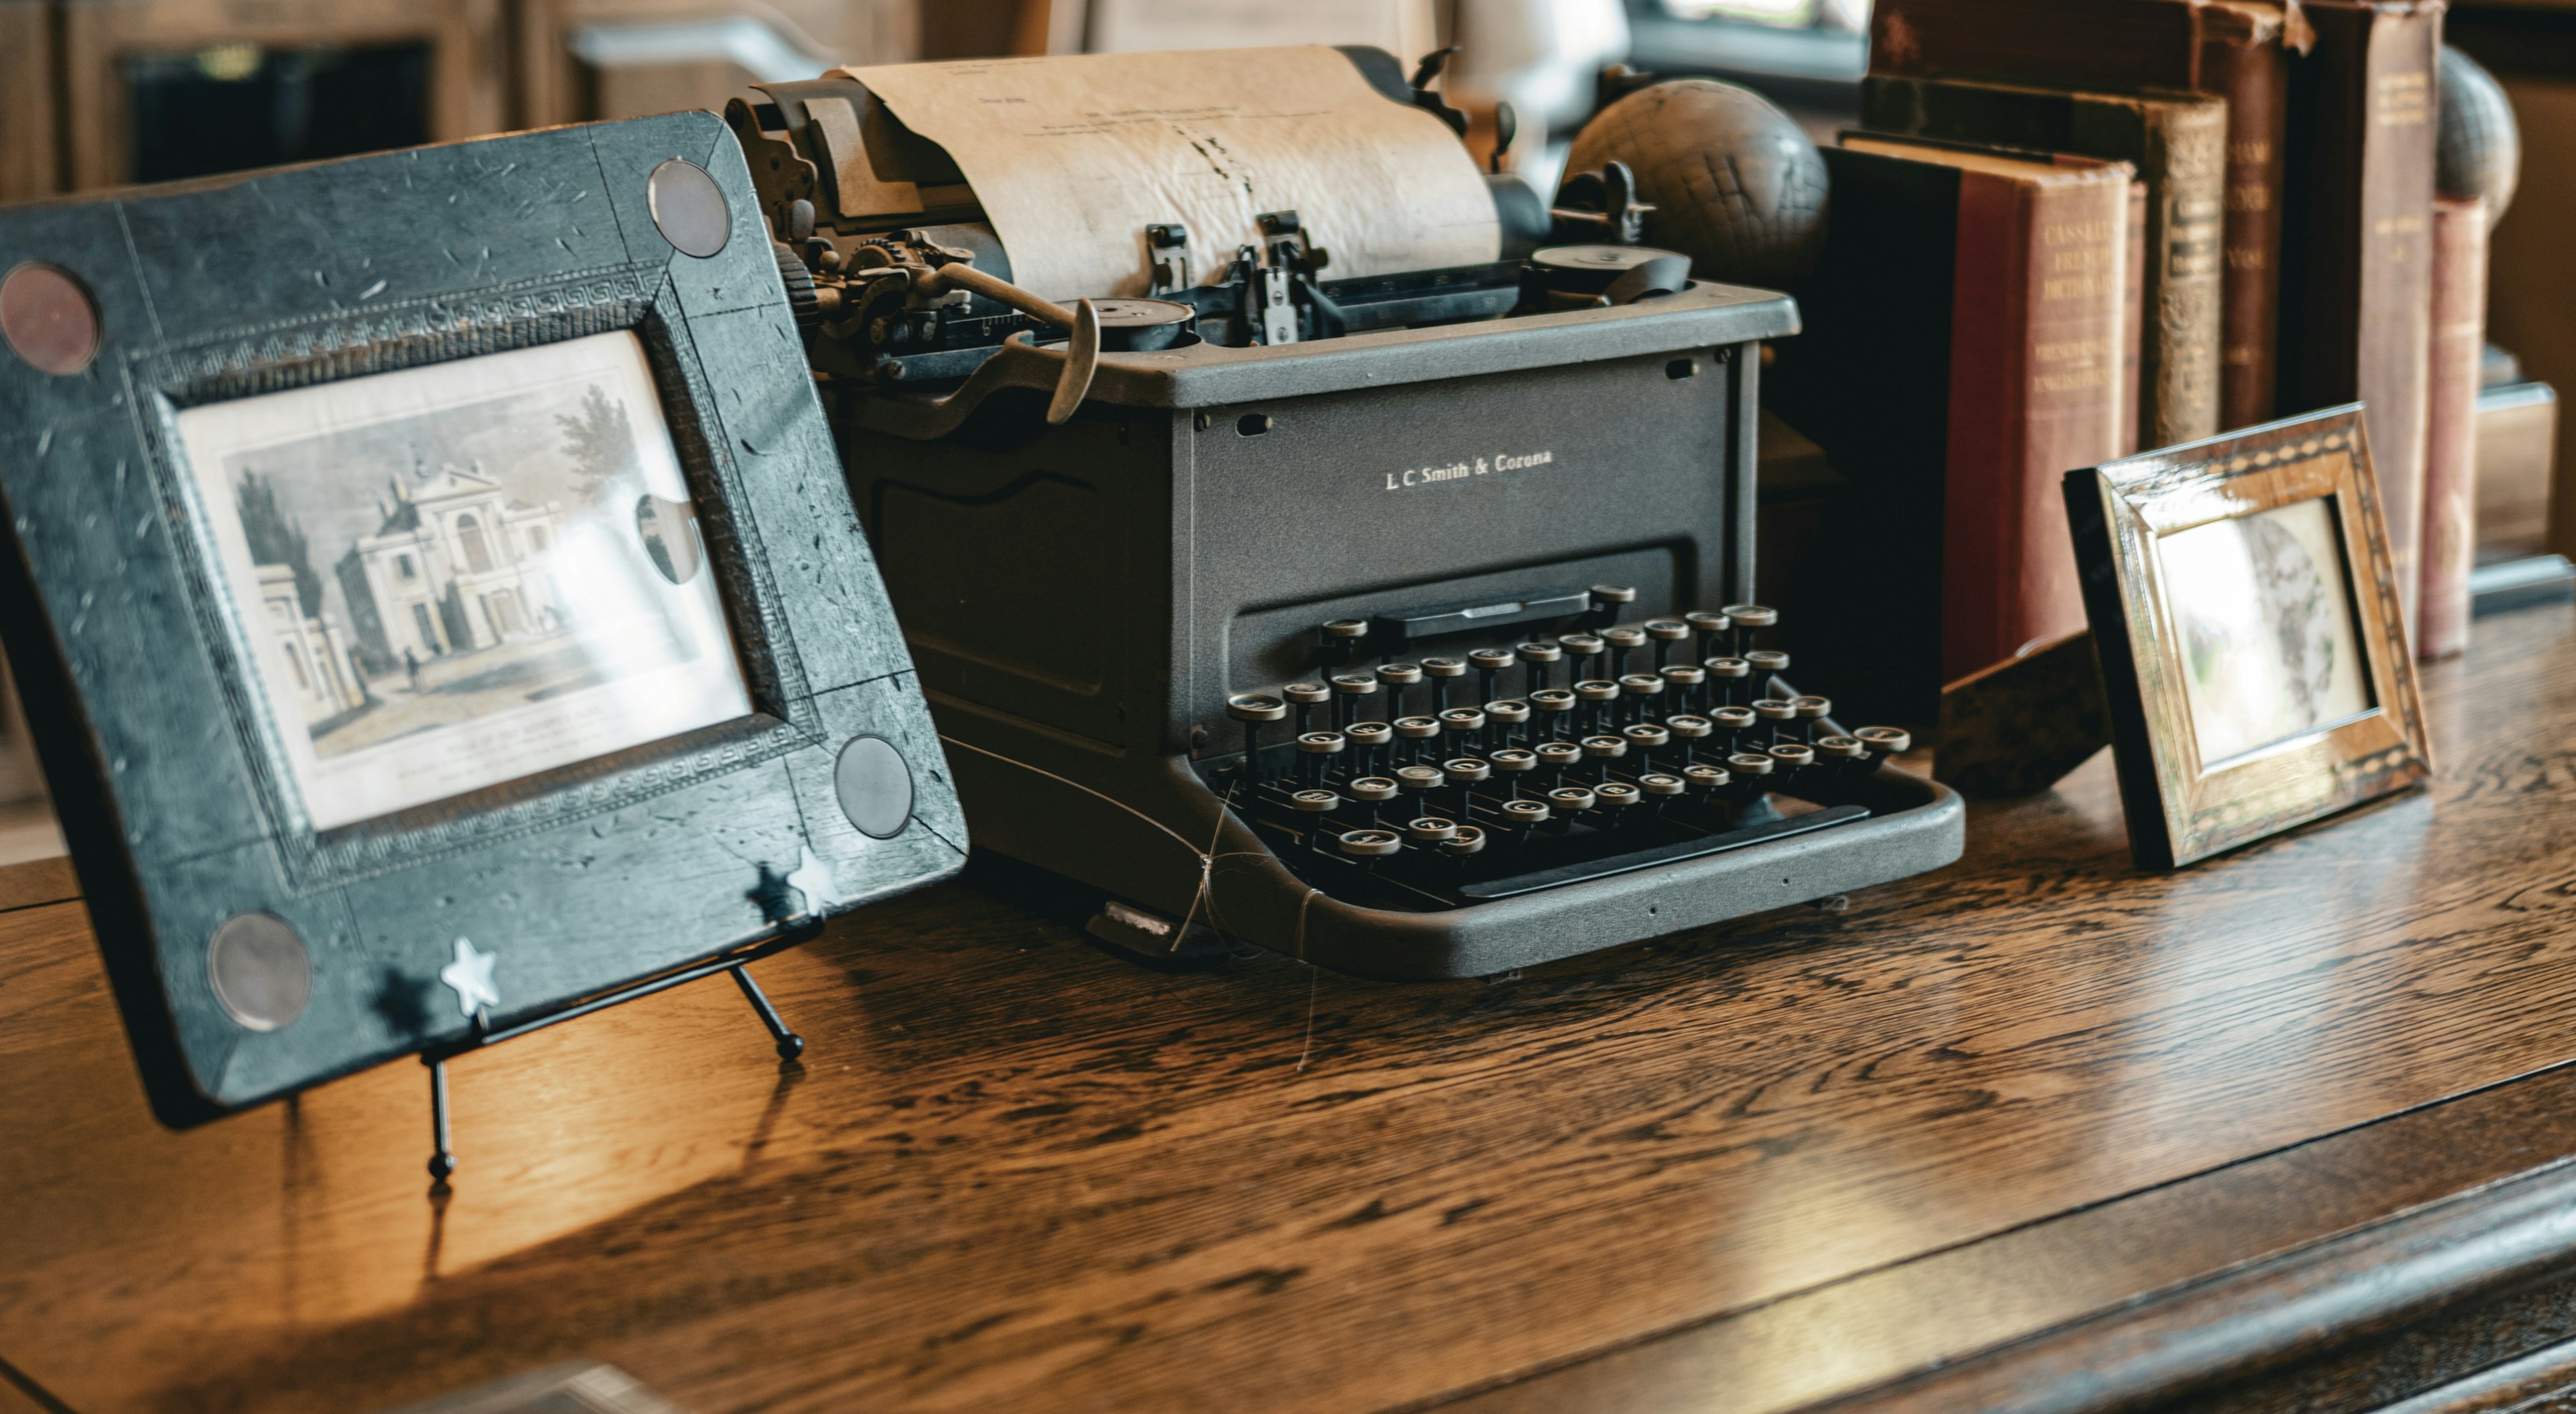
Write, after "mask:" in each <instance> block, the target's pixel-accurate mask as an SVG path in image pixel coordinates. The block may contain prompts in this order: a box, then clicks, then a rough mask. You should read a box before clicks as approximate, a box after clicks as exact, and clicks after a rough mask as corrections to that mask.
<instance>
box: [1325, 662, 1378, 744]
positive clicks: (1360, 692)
mask: <svg viewBox="0 0 2576 1414" xmlns="http://www.w3.org/2000/svg"><path fill="white" fill-rule="evenodd" d="M1376 695H1377V679H1376V678H1374V677H1371V676H1369V675H1368V674H1366V673H1343V674H1341V675H1340V676H1338V677H1335V678H1334V679H1333V729H1334V730H1335V731H1339V730H1341V729H1342V728H1344V727H1346V726H1349V725H1350V724H1351V723H1353V722H1356V721H1358V720H1359V717H1360V707H1361V706H1362V705H1363V704H1362V703H1361V702H1360V699H1361V698H1363V697H1374V696H1376Z"/></svg>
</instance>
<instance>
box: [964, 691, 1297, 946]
mask: <svg viewBox="0 0 2576 1414" xmlns="http://www.w3.org/2000/svg"><path fill="white" fill-rule="evenodd" d="M939 739H940V740H941V741H944V742H946V743H948V744H949V745H950V746H962V747H964V748H966V749H967V750H968V751H971V752H974V753H975V754H976V755H978V756H990V757H992V758H993V759H994V760H996V761H999V762H1001V763H1002V764H1003V765H1005V766H1017V767H1019V768H1020V769H1021V770H1023V771H1034V772H1036V773H1037V774H1039V775H1041V776H1044V777H1046V778H1047V779H1048V780H1051V781H1061V782H1063V783H1064V784H1065V785H1069V786H1071V787H1073V788H1074V789H1075V790H1078V791H1080V792H1082V793H1083V794H1084V795H1088V796H1091V797H1094V798H1095V799H1099V800H1105V801H1107V802H1109V803H1110V804H1112V805H1115V806H1117V807H1118V808H1119V809H1121V810H1124V811H1126V812H1127V813H1128V814H1130V815H1133V816H1135V817H1136V818H1137V819H1139V820H1142V821H1144V822H1145V823H1146V824H1148V825H1151V826H1153V827H1154V828H1155V829H1157V830H1160V831H1162V832H1163V833H1164V834H1166V835H1169V836H1171V838H1172V842H1173V843H1174V844H1177V845H1179V846H1180V847H1181V848H1183V849H1186V850H1188V851H1189V852H1190V854H1191V855H1192V856H1193V857H1195V858H1196V859H1197V860H1198V862H1199V887H1198V891H1197V892H1196V893H1194V894H1192V895H1190V907H1189V911H1188V912H1187V913H1185V914H1184V915H1182V918H1181V926H1180V927H1179V928H1178V929H1177V930H1175V931H1174V932H1173V934H1172V946H1173V948H1174V949H1178V948H1179V947H1180V945H1181V943H1182V941H1183V940H1184V939H1186V938H1188V937H1189V935H1190V924H1191V923H1192V922H1194V921H1196V920H1197V918H1198V912H1199V904H1200V902H1201V901H1202V900H1204V901H1205V902H1206V904H1207V909H1208V927H1209V928H1210V929H1212V930H1214V931H1215V933H1216V935H1217V941H1219V942H1222V943H1228V944H1229V945H1230V943H1231V940H1230V939H1228V938H1227V937H1226V936H1225V929H1224V927H1223V925H1222V924H1220V923H1219V922H1218V918H1217V909H1216V878H1215V873H1216V862H1217V861H1218V860H1219V859H1230V858H1233V857H1234V856H1233V855H1232V854H1223V855H1221V854H1218V853H1217V852H1216V842H1217V840H1218V839H1220V838H1223V836H1224V834H1225V822H1226V818H1227V813H1228V811H1230V810H1231V809H1232V808H1233V804H1234V786H1233V785H1232V784H1231V783H1228V785H1227V786H1226V788H1225V789H1226V794H1225V799H1224V800H1222V801H1220V802H1219V805H1220V806H1221V807H1222V808H1220V809H1219V810H1218V811H1217V816H1216V834H1214V835H1211V836H1209V837H1208V844H1207V848H1206V849H1200V848H1199V847H1198V846H1196V845H1193V844H1191V843H1190V842H1189V840H1188V839H1187V838H1185V837H1184V836H1183V835H1182V834H1181V833H1180V832H1179V831H1178V830H1175V829H1173V828H1172V827H1171V826H1169V825H1166V824H1164V823H1163V822H1162V821H1160V820H1157V819H1155V818H1154V817H1153V816H1151V815H1148V814H1146V813H1145V812H1144V811H1142V810H1139V809H1137V808H1136V807H1135V806H1132V805H1129V804H1128V803H1127V802H1125V801H1123V800H1120V799H1118V798H1117V797H1115V796H1110V795H1103V794H1101V793H1100V792H1099V791H1096V790H1093V789H1092V788H1091V787H1089V786H1087V785H1084V784H1083V783H1082V782H1080V781H1076V780H1070V779H1067V778H1066V777H1063V776H1059V775H1057V774H1056V773H1055V772H1053V771H1050V770H1048V769H1047V768H1045V767H1044V766H1032V765H1030V764H1029V763H1028V762H1026V761H1021V760H1017V759H1015V758H1013V757H1009V756H1005V755H1003V754H1002V753H1000V752H998V751H990V750H987V749H985V748H984V747H980V746H977V745H975V744H974V743H973V742H968V741H959V740H958V739H957V738H955V737H953V736H949V735H948V734H946V733H944V732H943V733H941V734H940V737H939ZM1239 853H1242V854H1244V855H1246V856H1250V854H1251V851H1249V850H1244V851H1239ZM1308 892H1309V894H1310V896H1311V894H1312V890H1309V891H1308ZM1305 939H1306V925H1305V913H1304V911H1303V910H1302V909H1301V910H1300V911H1299V913H1298V923H1297V947H1298V956H1299V957H1300V958H1301V959H1302V958H1303V957H1304V955H1305Z"/></svg>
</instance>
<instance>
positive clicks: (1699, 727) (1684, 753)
mask: <svg viewBox="0 0 2576 1414" xmlns="http://www.w3.org/2000/svg"><path fill="white" fill-rule="evenodd" d="M1664 730H1666V731H1668V732H1671V733H1672V734H1673V741H1674V743H1675V744H1676V745H1678V746H1679V747H1680V748H1681V749H1680V750H1678V751H1676V752H1674V753H1673V754H1674V755H1675V756H1678V757H1680V758H1681V762H1682V764H1683V765H1685V766H1687V765H1689V764H1691V763H1692V762H1693V761H1696V760H1698V759H1699V747H1700V743H1701V742H1704V741H1706V740H1708V739H1709V738H1710V737H1711V736H1713V735H1715V734H1716V732H1717V724H1716V723H1715V722H1712V721H1710V720H1709V719H1708V718H1706V717H1703V716H1700V715H1699V714H1697V713H1695V712H1684V713H1681V714H1680V715H1678V716H1672V717H1666V718H1665V719H1664Z"/></svg>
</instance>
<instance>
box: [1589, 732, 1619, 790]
mask: <svg viewBox="0 0 2576 1414" xmlns="http://www.w3.org/2000/svg"><path fill="white" fill-rule="evenodd" d="M1627 754H1628V743H1627V742H1625V741H1622V740H1620V739H1619V738H1618V737H1615V736H1587V737H1585V738H1584V739H1583V759H1584V760H1585V761H1587V762H1589V763H1591V766H1592V780H1593V783H1594V784H1596V785H1597V784H1599V783H1601V782H1604V781H1607V780H1609V779H1610V766H1611V763H1613V762H1615V761H1617V760H1619V758H1621V757H1623V756H1626V755H1627Z"/></svg>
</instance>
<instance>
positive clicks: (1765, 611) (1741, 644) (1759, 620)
mask: <svg viewBox="0 0 2576 1414" xmlns="http://www.w3.org/2000/svg"><path fill="white" fill-rule="evenodd" d="M1723 612H1724V613H1725V615H1726V617H1727V620H1728V621H1729V622H1730V623H1732V624H1734V626H1735V656H1736V657H1738V658H1741V657H1743V656H1744V655H1745V653H1746V651H1747V650H1749V649H1751V648H1752V647H1753V646H1754V638H1755V635H1756V633H1757V631H1759V630H1761V629H1766V628H1771V627H1774V626H1775V625H1777V624H1778V623H1779V622H1780V611H1779V610H1777V609H1773V608H1767V607H1765V606H1763V605H1760V604H1729V605H1727V606H1726V608H1725V609H1724V610H1723Z"/></svg>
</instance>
